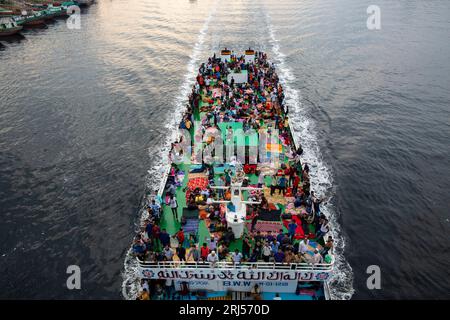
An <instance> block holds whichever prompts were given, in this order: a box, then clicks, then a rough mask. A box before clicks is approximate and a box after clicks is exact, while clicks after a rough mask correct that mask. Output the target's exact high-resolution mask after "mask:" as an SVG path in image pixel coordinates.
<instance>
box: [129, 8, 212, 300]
mask: <svg viewBox="0 0 450 320" xmlns="http://www.w3.org/2000/svg"><path fill="white" fill-rule="evenodd" d="M216 9H217V0H216V1H214V3H213V4H212V8H211V10H210V13H209V15H208V17H207V18H206V20H205V22H204V23H203V26H202V28H201V29H200V32H199V34H198V37H197V41H196V43H195V45H194V48H193V51H192V54H191V59H190V60H189V63H188V65H187V71H186V74H185V76H184V81H183V84H182V86H181V88H180V89H179V91H178V92H180V94H179V95H178V96H177V98H176V100H175V103H174V104H175V108H174V110H173V113H172V116H171V121H168V122H167V124H166V132H170V133H171V134H169V135H168V136H167V139H166V140H165V141H164V145H162V146H160V147H159V148H158V147H155V146H153V147H151V148H149V154H150V156H152V155H153V154H154V150H155V149H156V150H158V154H161V155H162V156H160V157H156V160H155V162H154V165H153V167H152V168H151V169H150V170H148V179H147V190H148V191H149V193H150V194H155V193H157V192H158V189H159V188H158V186H160V184H161V182H162V179H163V177H164V172H166V170H167V168H168V167H169V166H170V161H169V160H168V158H167V157H168V155H169V150H170V145H171V142H173V141H175V139H176V138H177V135H178V130H176V129H175V128H177V127H178V124H179V123H180V122H181V120H182V116H183V113H184V111H185V107H184V104H185V103H186V102H187V97H188V95H189V92H190V90H191V88H192V86H193V85H194V82H195V76H196V74H197V73H196V67H197V65H198V64H199V61H200V58H201V53H202V51H203V50H204V43H205V37H206V34H207V32H208V28H209V25H210V22H211V20H212V18H213V16H214V14H215V12H216ZM147 215H148V213H147V210H145V208H144V206H141V213H140V219H139V222H138V225H137V226H136V227H137V228H140V225H141V223H142V222H143V221H144V220H145V219H146V218H147ZM138 273H139V266H138V263H137V260H136V259H135V258H134V256H133V255H132V247H130V249H129V250H128V252H127V254H126V257H125V262H124V271H123V274H122V277H123V279H124V280H123V283H122V295H123V297H124V298H125V299H127V300H131V299H134V298H135V297H136V296H137V295H138V293H139V291H140V290H141V284H140V277H139V274H138Z"/></svg>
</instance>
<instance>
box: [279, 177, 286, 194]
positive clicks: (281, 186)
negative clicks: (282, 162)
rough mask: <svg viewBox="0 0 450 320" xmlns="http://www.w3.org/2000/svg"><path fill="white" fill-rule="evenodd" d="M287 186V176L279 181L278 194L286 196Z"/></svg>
mask: <svg viewBox="0 0 450 320" xmlns="http://www.w3.org/2000/svg"><path fill="white" fill-rule="evenodd" d="M286 184H287V180H286V177H285V176H281V177H280V178H279V179H278V194H281V193H283V196H285V195H286Z"/></svg>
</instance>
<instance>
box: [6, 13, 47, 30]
mask: <svg viewBox="0 0 450 320" xmlns="http://www.w3.org/2000/svg"><path fill="white" fill-rule="evenodd" d="M47 19H48V16H47V14H45V13H44V12H42V11H33V12H32V13H27V14H26V15H21V16H16V17H14V20H15V21H16V23H17V24H18V25H19V26H24V27H31V26H42V25H45V20H47Z"/></svg>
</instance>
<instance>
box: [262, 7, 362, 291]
mask: <svg viewBox="0 0 450 320" xmlns="http://www.w3.org/2000/svg"><path fill="white" fill-rule="evenodd" d="M265 18H266V25H267V28H268V32H269V35H270V39H269V42H270V46H271V48H270V49H271V51H272V53H273V56H272V60H273V61H275V64H276V68H277V70H278V76H279V79H280V83H281V84H282V86H283V88H284V90H285V102H286V105H287V106H289V116H290V118H291V121H290V126H291V129H292V131H293V135H294V139H295V140H296V144H297V142H300V144H301V146H302V148H303V155H302V158H301V160H302V163H307V164H308V166H309V168H310V182H311V190H312V191H314V192H315V194H316V195H317V196H319V197H322V198H323V197H327V198H328V201H327V203H326V204H325V203H324V204H322V205H321V207H320V208H321V211H323V213H324V214H325V215H326V216H327V217H328V219H329V221H330V224H331V225H332V236H333V239H334V244H335V247H334V250H335V259H336V260H335V267H334V268H335V270H334V272H333V277H332V279H331V280H330V282H329V283H330V294H331V298H332V299H338V300H344V299H350V298H351V297H352V295H353V293H354V289H353V271H352V268H351V266H350V264H349V263H348V262H347V261H346V260H345V257H344V254H343V253H344V248H345V240H344V237H343V236H342V233H341V230H340V226H339V223H338V222H337V218H338V213H337V211H336V209H335V208H334V207H333V204H332V203H331V202H330V200H331V199H332V197H333V188H332V187H333V177H332V171H331V170H330V168H329V167H328V166H327V165H326V164H325V162H324V160H323V158H322V156H321V152H320V148H319V145H318V141H317V137H316V134H315V132H316V130H315V124H314V121H313V120H312V119H311V117H310V115H309V114H308V112H307V111H306V110H305V108H303V107H302V103H301V96H300V93H299V91H298V90H297V89H295V88H294V86H293V85H292V83H293V81H295V76H294V75H293V73H292V70H291V69H290V68H289V66H288V65H287V64H286V62H285V55H284V54H283V53H282V52H281V51H280V46H279V44H278V40H277V39H276V34H275V30H274V27H273V25H272V24H271V18H270V15H269V14H268V13H266V14H265ZM299 138H301V141H297V140H298V139H299Z"/></svg>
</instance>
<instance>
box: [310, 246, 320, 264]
mask: <svg viewBox="0 0 450 320" xmlns="http://www.w3.org/2000/svg"><path fill="white" fill-rule="evenodd" d="M311 263H312V264H318V263H323V257H322V255H321V254H320V252H319V250H317V249H315V250H314V255H313V256H312V258H311Z"/></svg>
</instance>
